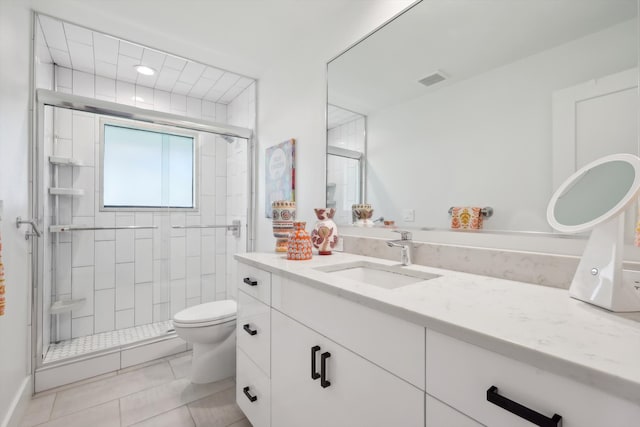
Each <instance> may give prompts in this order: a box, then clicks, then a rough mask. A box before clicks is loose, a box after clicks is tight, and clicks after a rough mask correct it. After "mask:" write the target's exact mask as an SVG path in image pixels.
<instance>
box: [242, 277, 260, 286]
mask: <svg viewBox="0 0 640 427" xmlns="http://www.w3.org/2000/svg"><path fill="white" fill-rule="evenodd" d="M243 282H244V283H246V284H247V285H249V286H258V281H257V280H251V277H245V278H244V280H243Z"/></svg>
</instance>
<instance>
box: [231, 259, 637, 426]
mask: <svg viewBox="0 0 640 427" xmlns="http://www.w3.org/2000/svg"><path fill="white" fill-rule="evenodd" d="M248 256H249V255H247V257H248ZM350 257H351V256H350ZM255 258H258V259H261V260H263V261H262V263H257V264H256V263H254V264H253V265H252V266H249V265H246V264H243V262H242V259H243V258H242V257H239V259H240V260H241V261H240V262H239V264H238V271H239V274H238V277H239V281H240V284H239V289H240V292H239V298H238V303H239V308H238V310H239V311H238V329H237V333H238V341H237V342H238V344H237V348H238V360H237V362H238V363H237V369H238V372H237V381H236V382H237V393H236V394H237V401H238V405H239V406H240V408H241V409H242V410H243V411H244V413H245V414H246V415H247V418H248V419H249V421H250V422H251V423H252V425H253V426H254V427H264V426H272V427H300V426H304V427H316V426H317V427H328V426H331V427H360V426H362V427H376V426H380V427H388V426H398V427H414V426H415V427H420V426H423V427H480V426H483V425H484V426H491V427H519V426H522V427H525V426H527V427H528V426H532V425H540V426H545V427H560V426H564V427H604V426H607V427H609V426H611V427H635V426H638V425H640V405H638V404H636V403H635V402H632V401H630V400H625V399H624V398H621V397H618V396H615V395H613V394H610V393H607V392H605V391H603V390H601V389H599V388H598V384H597V383H594V382H593V380H592V381H591V384H592V385H587V384H586V383H585V382H580V381H576V380H573V379H570V378H568V377H565V376H563V375H559V374H557V373H552V372H549V371H547V370H544V369H539V368H536V367H534V366H532V365H530V364H528V363H526V361H520V360H515V359H514V358H510V357H505V356H503V355H501V354H498V353H495V352H493V351H491V350H487V349H486V348H482V347H479V346H476V345H472V344H469V343H467V342H464V341H461V340H459V339H456V338H453V337H452V336H449V335H447V334H443V333H441V332H437V331H435V330H432V329H431V328H430V326H429V325H431V324H433V325H434V326H433V327H434V328H437V329H439V330H442V329H440V328H445V327H449V326H448V325H449V323H446V321H444V322H443V321H440V320H438V318H437V317H435V316H434V317H432V314H431V313H430V312H429V313H424V314H423V315H424V322H423V323H422V324H421V319H420V318H419V317H408V319H413V320H415V321H414V322H410V321H408V320H405V318H403V317H404V316H403V315H402V314H403V313H402V312H400V311H394V310H396V308H397V307H399V306H398V305H394V303H393V302H392V303H387V304H386V305H384V309H383V308H382V307H383V306H382V305H380V307H381V309H376V307H377V306H376V303H377V299H376V298H379V299H380V300H381V301H384V298H385V295H386V294H382V293H380V294H374V296H373V297H372V296H371V294H368V295H369V296H368V298H369V300H368V303H367V304H365V303H364V302H365V301H363V303H359V302H356V301H359V298H360V295H361V294H358V293H357V292H355V291H357V290H358V289H357V288H356V289H355V291H354V290H353V289H351V295H350V297H344V296H342V295H341V286H342V285H341V282H338V281H335V280H334V281H331V280H329V279H323V278H322V277H321V276H319V275H318V274H317V273H316V272H314V271H313V270H312V268H313V265H314V264H311V263H309V264H306V266H308V267H306V268H301V267H298V266H302V264H289V263H283V261H282V260H278V259H274V260H273V261H272V260H271V258H268V257H267V256H265V255H264V254H259V255H255ZM345 258H347V257H345ZM347 259H351V258H347ZM319 261H320V260H319ZM322 261H323V262H324V260H322ZM271 262H273V263H274V265H277V267H274V266H271V264H270V263H271ZM278 263H280V264H278ZM318 264H320V262H318ZM255 265H265V269H260V268H257V267H256V266H255ZM321 265H322V264H321ZM267 268H268V269H270V270H271V271H273V272H269V271H267V270H266V269H267ZM289 269H291V270H289ZM323 280H327V282H323ZM325 287H326V289H325ZM352 288H353V286H352ZM529 291H530V290H529ZM440 292H441V293H442V292H446V291H445V290H440ZM362 295H363V296H362V298H367V296H366V295H367V293H366V291H365V292H363V293H362ZM376 295H378V296H376ZM440 297H441V296H440V294H436V293H434V294H432V295H431V299H437V298H440ZM442 298H443V301H448V300H447V296H445V297H442ZM414 313H415V312H411V313H408V314H411V315H412V316H413V315H414ZM424 325H427V327H426V328H425V326H424ZM484 339H486V340H489V341H487V342H491V341H490V340H494V339H501V338H500V337H493V336H485V337H484ZM481 345H482V344H481ZM488 348H489V349H490V348H491V347H488ZM536 351H539V350H535V349H532V350H531V352H532V353H531V354H532V356H535V352H536ZM524 354H525V355H527V354H528V353H524ZM538 356H539V355H538ZM570 360H571V359H569V360H568V361H567V363H571V362H570ZM585 369H588V368H585ZM585 375H590V374H585ZM556 414H557V415H558V416H556V417H554V415H556ZM559 417H562V419H561V420H560V419H559ZM528 420H533V421H534V422H531V421H528Z"/></svg>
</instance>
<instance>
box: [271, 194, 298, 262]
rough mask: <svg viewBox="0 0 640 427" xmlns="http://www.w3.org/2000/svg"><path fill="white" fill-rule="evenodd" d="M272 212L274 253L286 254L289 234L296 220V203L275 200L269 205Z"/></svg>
mask: <svg viewBox="0 0 640 427" xmlns="http://www.w3.org/2000/svg"><path fill="white" fill-rule="evenodd" d="M271 209H272V211H273V219H272V223H273V235H274V236H275V237H276V252H287V242H288V239H289V233H291V232H292V231H293V230H294V228H293V221H295V219H296V202H292V201H290V200H276V201H274V202H273V203H271Z"/></svg>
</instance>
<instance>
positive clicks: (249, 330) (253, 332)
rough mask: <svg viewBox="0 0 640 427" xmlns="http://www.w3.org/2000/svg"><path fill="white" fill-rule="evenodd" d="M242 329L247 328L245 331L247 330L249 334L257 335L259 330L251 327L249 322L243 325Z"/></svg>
mask: <svg viewBox="0 0 640 427" xmlns="http://www.w3.org/2000/svg"><path fill="white" fill-rule="evenodd" d="M242 329H244V330H245V332H246V333H248V334H249V335H255V334H257V333H258V331H257V330H255V329H251V327H250V326H249V324H248V323H247V324H246V325H244V326H243V327H242Z"/></svg>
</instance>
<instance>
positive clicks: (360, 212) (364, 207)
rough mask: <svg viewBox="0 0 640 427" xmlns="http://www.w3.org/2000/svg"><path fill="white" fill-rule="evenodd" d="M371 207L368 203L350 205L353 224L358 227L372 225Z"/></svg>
mask: <svg viewBox="0 0 640 427" xmlns="http://www.w3.org/2000/svg"><path fill="white" fill-rule="evenodd" d="M372 216H373V208H372V207H371V205H370V204H368V203H360V204H355V205H351V217H352V219H353V224H354V225H357V226H360V227H372V226H373V221H372V220H371V217H372Z"/></svg>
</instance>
